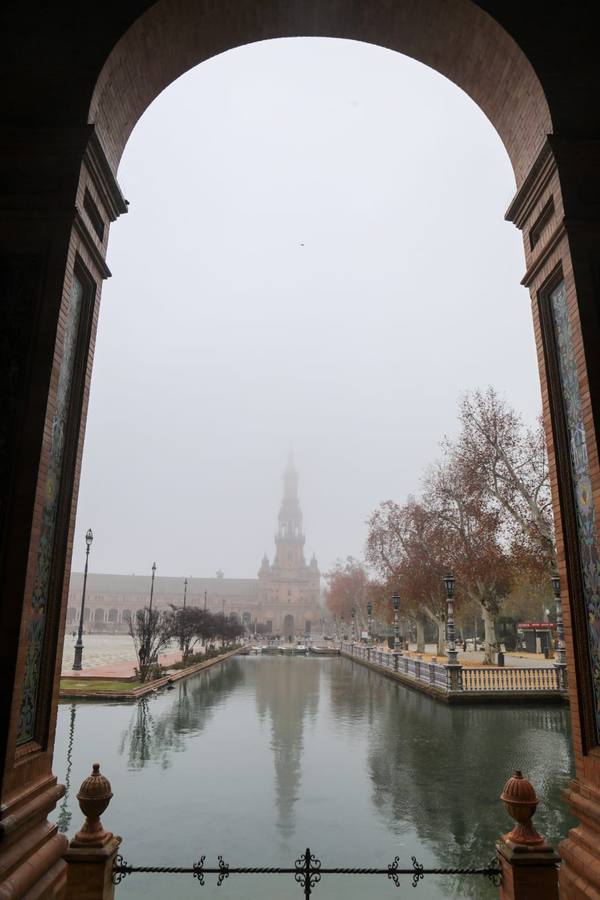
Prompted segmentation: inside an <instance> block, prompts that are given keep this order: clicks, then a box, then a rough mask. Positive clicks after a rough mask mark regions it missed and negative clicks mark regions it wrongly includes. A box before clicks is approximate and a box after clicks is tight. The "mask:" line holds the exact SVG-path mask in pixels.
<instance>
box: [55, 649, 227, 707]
mask: <svg viewBox="0 0 600 900" xmlns="http://www.w3.org/2000/svg"><path fill="white" fill-rule="evenodd" d="M243 649H244V648H243V647H236V648H235V649H233V650H228V651H227V652H226V653H222V654H221V655H220V656H214V657H212V658H211V659H206V660H203V661H202V662H198V663H194V665H192V666H187V668H185V669H177V670H175V671H173V672H171V673H169V674H166V675H164V676H162V677H161V678H156V679H154V681H148V682H146V683H145V684H139V685H138V684H137V683H136V682H131V681H129V680H128V679H123V680H122V681H118V680H117V679H108V678H106V677H105V676H104V677H103V676H102V675H99V677H98V678H97V679H95V678H94V677H91V676H90V675H89V674H88V676H87V677H86V678H85V679H82V680H77V678H75V677H71V676H69V677H67V678H64V677H63V678H62V679H61V686H60V695H59V696H60V699H61V700H67V699H68V700H75V699H77V700H138V699H139V698H140V697H144V696H145V695H146V694H153V693H154V692H155V691H158V690H160V689H161V688H164V687H166V686H167V685H168V684H171V683H174V682H176V681H180V680H181V679H182V678H189V676H190V675H195V674H196V673H197V672H201V671H202V669H208V668H209V667H210V666H214V665H216V664H217V663H221V662H223V661H224V660H226V659H229V658H230V657H232V656H235V655H236V654H237V653H240V652H241V651H242V650H243ZM92 671H93V670H88V672H92Z"/></svg>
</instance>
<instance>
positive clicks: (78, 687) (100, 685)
mask: <svg viewBox="0 0 600 900" xmlns="http://www.w3.org/2000/svg"><path fill="white" fill-rule="evenodd" d="M141 686H142V685H141V683H140V682H139V681H103V680H102V679H101V678H98V679H96V678H86V679H85V680H84V681H73V680H72V679H70V678H64V679H61V682H60V689H61V691H73V692H74V691H81V692H82V693H83V692H89V691H97V692H98V693H104V692H107V693H108V692H112V693H119V694H126V693H129V692H130V691H135V690H136V689H137V688H139V687H141Z"/></svg>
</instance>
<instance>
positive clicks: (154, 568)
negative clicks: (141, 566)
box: [149, 562, 156, 612]
mask: <svg viewBox="0 0 600 900" xmlns="http://www.w3.org/2000/svg"><path fill="white" fill-rule="evenodd" d="M155 575H156V563H155V562H153V563H152V581H151V582H150V606H149V609H150V612H152V598H153V597H154V576H155Z"/></svg>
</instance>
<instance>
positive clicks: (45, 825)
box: [0, 777, 67, 900]
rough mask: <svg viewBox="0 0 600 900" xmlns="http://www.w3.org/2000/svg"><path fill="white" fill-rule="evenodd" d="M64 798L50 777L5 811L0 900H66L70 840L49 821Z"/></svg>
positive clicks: (0, 852) (0, 832)
mask: <svg viewBox="0 0 600 900" xmlns="http://www.w3.org/2000/svg"><path fill="white" fill-rule="evenodd" d="M63 794H64V787H63V786H62V785H58V784H57V783H56V778H54V777H51V778H49V779H47V780H45V781H44V782H42V783H41V784H40V785H39V786H38V787H37V788H36V789H35V790H34V791H31V792H29V793H28V795H27V796H22V797H20V798H19V799H18V800H15V801H14V802H13V803H11V804H8V805H7V806H6V807H4V809H2V811H1V817H0V900H38V898H39V900H42V898H44V900H46V898H47V900H63V898H64V896H65V890H66V874H67V868H66V865H65V862H64V860H63V858H62V857H63V854H64V852H65V850H66V849H67V839H66V837H64V835H62V834H59V833H58V828H57V826H56V825H54V824H52V823H51V822H49V821H48V820H47V816H48V813H49V812H51V810H53V809H54V807H55V806H56V803H57V801H58V800H60V798H61V797H62V796H63Z"/></svg>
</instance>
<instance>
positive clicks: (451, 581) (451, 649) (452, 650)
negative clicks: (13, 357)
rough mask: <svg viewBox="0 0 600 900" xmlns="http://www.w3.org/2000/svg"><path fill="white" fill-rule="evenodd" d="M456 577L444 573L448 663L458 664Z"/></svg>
mask: <svg viewBox="0 0 600 900" xmlns="http://www.w3.org/2000/svg"><path fill="white" fill-rule="evenodd" d="M455 583H456V579H455V578H454V575H444V584H445V586H446V598H447V604H448V615H447V616H446V643H447V647H446V653H447V656H448V665H449V666H456V665H458V651H457V650H456V640H455V635H454V585H455Z"/></svg>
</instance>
